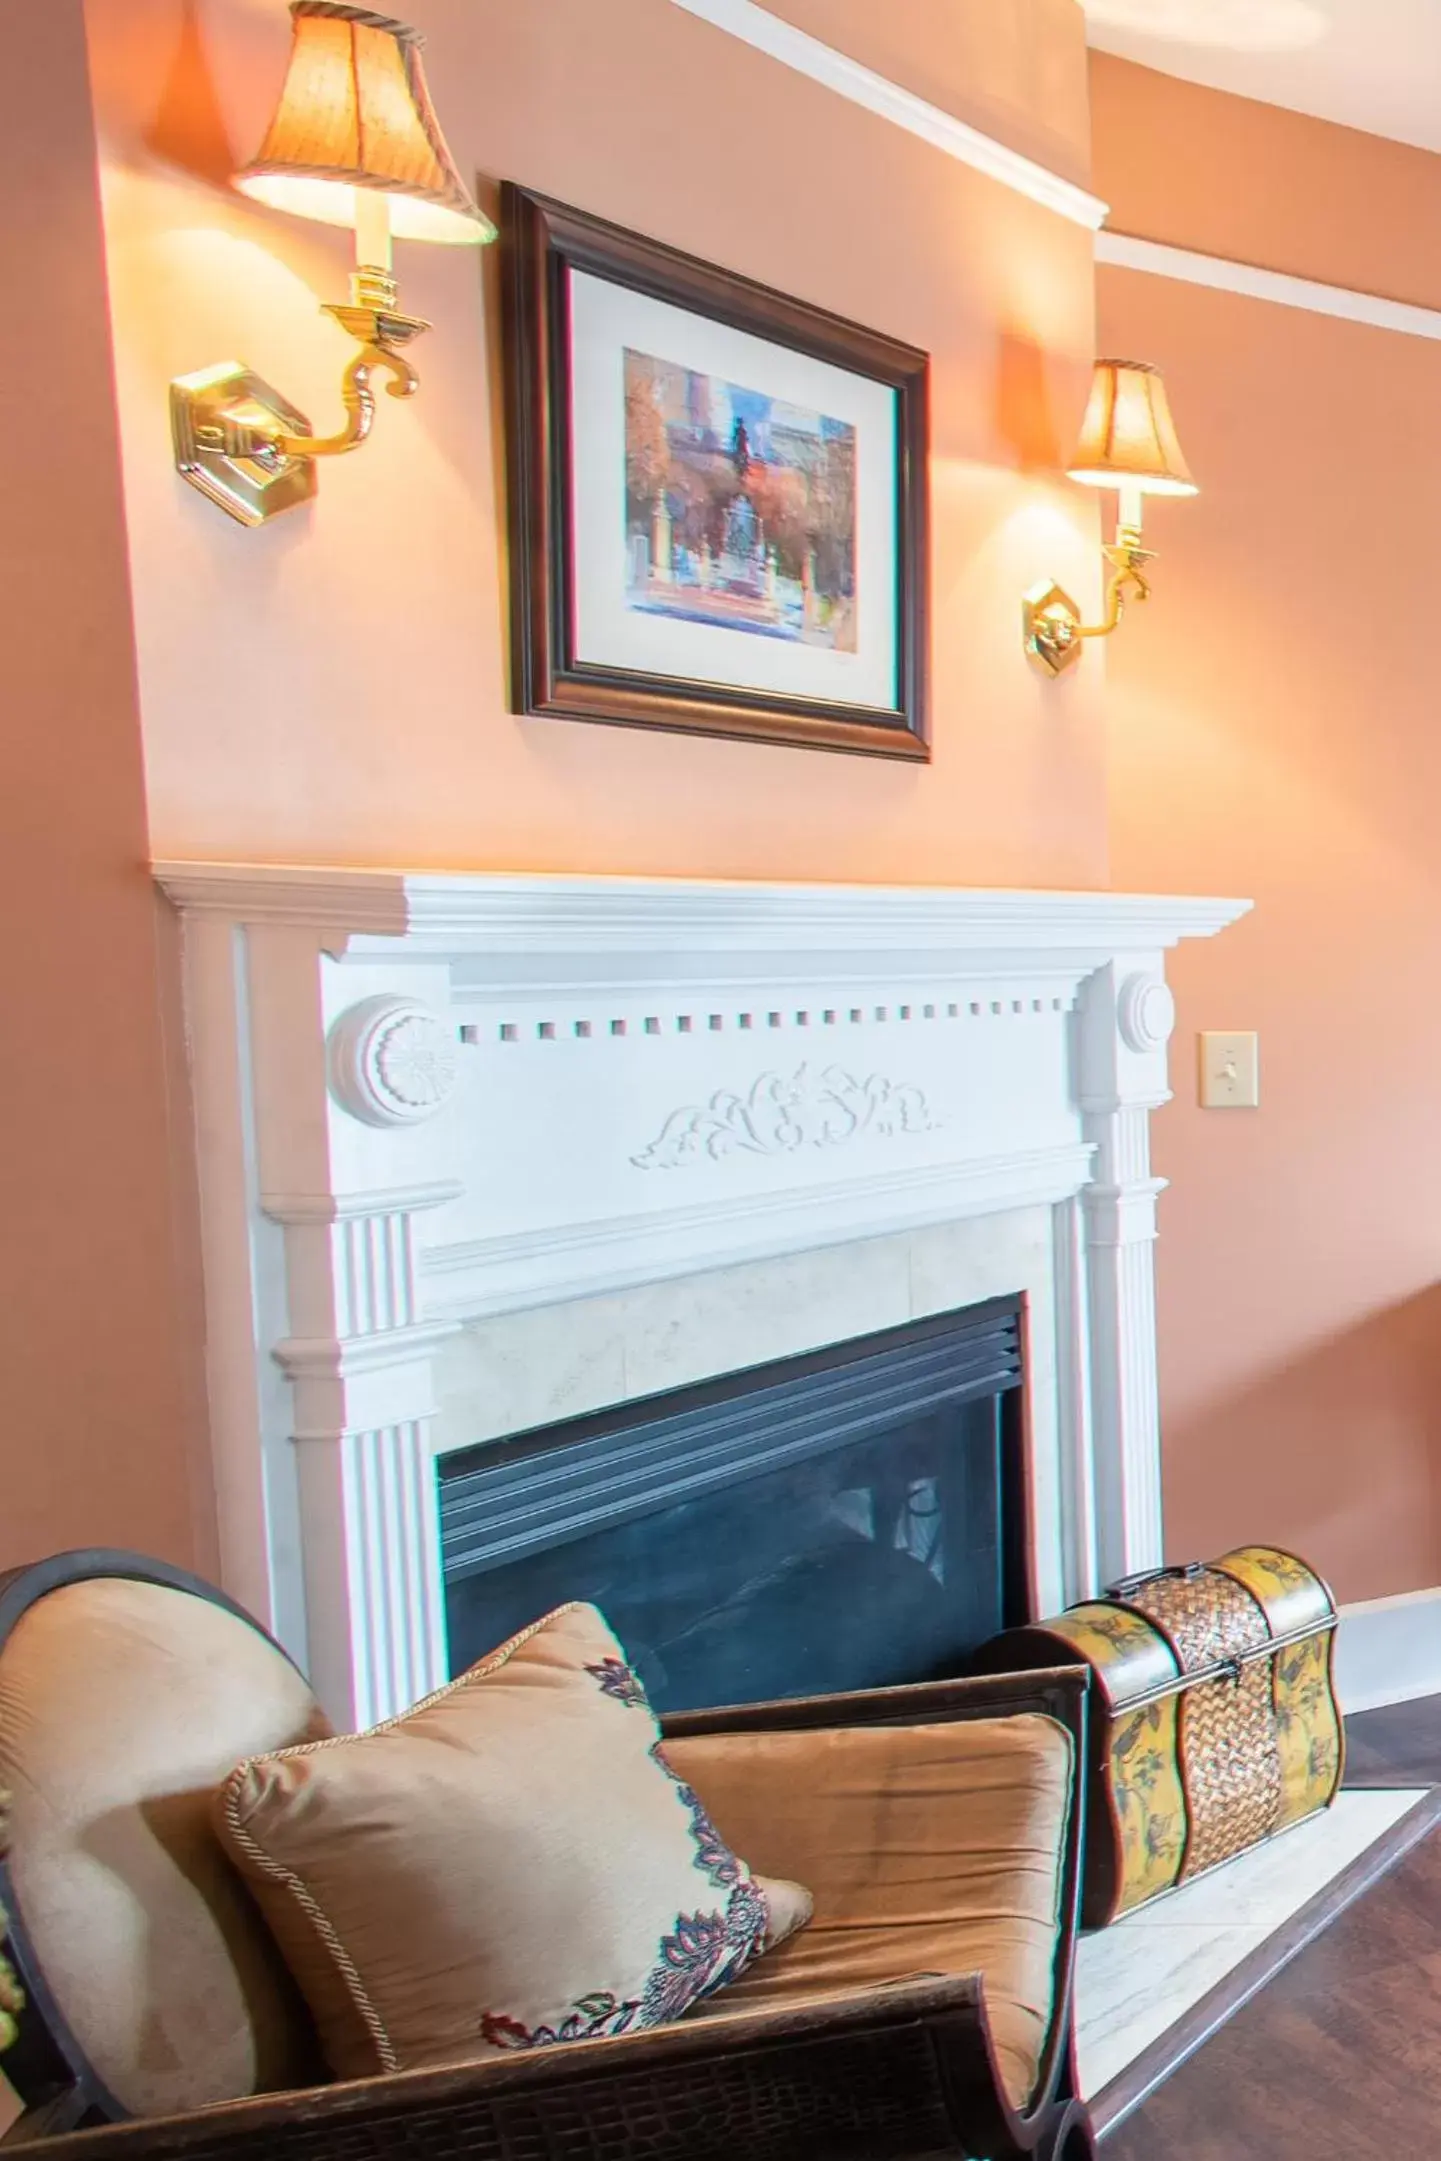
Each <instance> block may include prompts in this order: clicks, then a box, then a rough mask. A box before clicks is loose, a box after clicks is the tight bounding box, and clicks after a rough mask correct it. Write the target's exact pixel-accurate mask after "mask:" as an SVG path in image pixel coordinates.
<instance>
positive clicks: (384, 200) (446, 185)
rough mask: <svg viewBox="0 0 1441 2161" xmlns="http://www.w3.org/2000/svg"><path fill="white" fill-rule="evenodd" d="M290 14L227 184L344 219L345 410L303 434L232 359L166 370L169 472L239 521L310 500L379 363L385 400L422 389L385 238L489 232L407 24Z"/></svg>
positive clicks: (328, 3)
mask: <svg viewBox="0 0 1441 2161" xmlns="http://www.w3.org/2000/svg"><path fill="white" fill-rule="evenodd" d="M290 13H291V19H292V25H293V33H294V34H293V42H292V45H291V52H290V66H289V70H288V72H287V74H286V78H285V83H284V86H283V88H282V90H281V93H280V102H279V104H278V105H277V107H276V109H275V116H274V118H273V119H272V121H271V123H270V127H269V130H268V131H267V133H266V137H265V141H264V142H263V143H262V144H261V146H260V149H259V151H258V152H257V154H256V156H255V157H254V158H253V159H252V160H251V162H250V163H249V164H248V165H247V166H245V167H244V168H243V169H242V170H241V171H240V172H239V173H237V174H236V176H235V185H236V187H237V188H238V189H239V190H240V191H241V192H242V193H243V194H245V195H248V196H250V197H251V198H252V199H253V200H254V201H256V202H261V203H264V204H266V205H267V206H268V207H269V208H271V209H274V210H284V211H289V212H291V213H292V214H293V215H295V216H298V217H305V218H315V219H318V220H319V221H320V222H321V223H322V224H326V225H343V226H353V228H354V231H355V258H356V267H355V270H354V273H353V274H352V277H351V281H350V282H351V291H350V299H349V302H348V303H332V304H331V305H329V306H327V307H326V309H325V310H324V312H325V313H326V314H327V315H333V316H334V317H335V319H336V321H337V322H338V323H340V324H341V326H342V327H343V328H344V329H345V330H348V331H349V332H350V334H351V336H352V337H353V338H355V339H356V340H357V342H358V344H359V348H360V349H359V351H358V352H357V353H356V354H355V355H354V357H353V358H352V359H351V361H350V364H349V366H348V367H347V368H346V370H345V373H344V375H343V377H342V379H341V399H342V402H343V405H344V411H345V420H344V424H343V426H342V427H341V428H340V429H339V430H338V431H337V432H336V433H335V434H334V435H328V436H317V435H315V434H314V433H313V432H312V429H311V426H310V422H309V421H308V420H307V419H306V417H305V415H304V414H303V413H300V412H297V410H296V409H295V407H294V406H293V405H291V404H290V403H289V402H288V400H286V399H285V398H282V397H281V396H280V395H279V393H278V392H276V391H274V390H272V389H271V388H270V386H269V385H268V384H267V383H264V382H262V381H261V380H260V378H259V377H258V376H256V375H255V374H253V373H252V372H251V370H250V369H249V368H247V367H245V366H243V365H242V364H241V363H240V362H238V361H223V362H221V364H220V365H219V366H218V367H214V368H206V369H203V370H202V371H201V372H200V373H199V374H196V375H187V376H182V377H181V378H180V379H179V380H178V381H176V382H174V383H172V384H171V386H170V411H171V429H172V434H173V437H174V443H175V462H176V464H177V466H178V468H179V470H180V471H181V472H182V473H183V474H184V475H185V478H186V479H187V480H189V481H190V482H191V483H192V484H193V485H194V486H195V487H197V488H199V489H200V490H201V492H202V493H203V494H205V495H208V496H209V497H210V499H211V501H212V502H215V503H218V504H219V505H220V506H221V508H222V509H223V510H228V511H229V512H230V514H231V516H232V517H235V518H238V519H240V521H241V523H242V524H245V525H263V524H264V523H265V522H266V520H267V519H269V518H273V517H275V516H276V515H277V514H278V513H279V512H280V511H282V510H289V509H292V508H293V507H294V506H295V505H296V504H297V503H302V502H306V501H308V500H309V499H310V497H311V496H313V495H314V494H315V491H316V479H317V460H318V459H320V458H326V457H335V456H338V455H340V454H341V453H343V452H345V451H350V450H354V449H356V448H357V447H358V445H359V444H361V443H363V442H364V441H365V439H366V437H367V436H368V435H369V433H370V429H371V424H372V422H373V420H374V418H375V393H374V390H373V388H372V378H373V377H374V376H375V375H376V374H384V375H386V376H387V377H388V380H387V382H386V386H385V387H386V389H387V390H388V392H389V393H390V395H391V396H392V397H395V398H408V397H410V396H412V395H413V393H414V392H415V391H416V390H417V389H418V388H419V377H418V376H417V375H416V372H415V369H414V368H413V367H412V365H411V363H410V361H409V360H408V358H407V357H406V354H405V348H406V347H407V346H408V345H410V344H411V343H412V342H413V340H414V339H416V338H418V337H419V336H420V335H421V333H422V332H423V331H425V330H427V329H428V328H429V327H430V326H429V324H427V323H425V322H422V321H421V319H420V318H419V316H415V315H405V314H403V313H402V312H401V310H400V308H399V306H398V303H397V288H396V281H395V277H394V274H393V270H392V258H391V242H392V239H396V240H428V241H436V242H440V243H442V244H448V245H451V246H467V245H468V246H480V245H483V244H484V243H485V242H487V241H490V240H493V239H494V238H495V227H494V226H493V225H492V224H491V222H490V220H489V219H488V218H487V217H486V216H485V215H484V213H483V212H482V211H481V209H480V208H479V206H478V205H477V204H476V202H475V200H474V198H473V197H472V195H471V193H470V190H469V189H468V188H467V186H466V185H465V182H464V181H463V180H462V179H461V177H460V174H459V172H458V171H457V169H456V165H455V160H454V159H453V158H452V156H451V154H450V150H449V148H448V146H447V144H446V140H445V137H444V135H443V134H442V133H441V129H440V123H439V121H438V120H437V119H436V117H435V110H434V107H433V106H432V104H431V102H430V93H429V90H428V88H427V86H426V80H425V71H424V69H423V67H422V65H421V58H420V48H421V42H422V41H421V38H420V35H419V33H418V32H417V31H415V30H412V29H411V28H410V27H409V26H408V25H407V24H405V23H401V22H396V21H394V20H393V19H392V18H391V17H390V16H388V15H377V14H375V13H373V12H372V10H371V9H369V8H362V7H351V6H348V5H345V4H344V0H292V6H291V10H290Z"/></svg>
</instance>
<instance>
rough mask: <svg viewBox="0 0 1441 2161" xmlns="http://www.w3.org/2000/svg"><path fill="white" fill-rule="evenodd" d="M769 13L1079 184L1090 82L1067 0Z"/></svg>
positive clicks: (783, 2) (871, 2)
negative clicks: (1078, 54) (1079, 63)
mask: <svg viewBox="0 0 1441 2161" xmlns="http://www.w3.org/2000/svg"><path fill="white" fill-rule="evenodd" d="M768 5H769V6H770V10H771V13H772V14H774V15H780V16H783V17H784V18H785V20H786V21H787V22H791V23H794V24H795V26H796V28H797V29H798V30H805V31H807V32H809V34H810V35H811V36H812V37H815V38H820V39H821V40H822V42H823V43H825V44H828V45H834V46H836V47H837V48H838V49H839V50H840V51H841V52H844V53H846V54H848V55H849V57H850V58H851V59H853V60H859V61H860V62H861V63H862V64H863V65H864V66H866V67H869V68H874V69H875V70H876V72H877V73H878V74H880V75H886V76H889V77H890V79H891V81H893V82H901V83H904V84H905V87H906V88H907V89H908V90H913V91H914V92H915V93H916V95H917V96H918V97H923V98H927V99H929V100H930V102H931V103H932V104H933V105H939V106H940V107H941V108H942V109H943V110H944V111H946V112H950V113H954V114H955V116H956V118H957V119H958V120H964V121H966V122H967V123H968V125H969V126H971V127H973V128H979V129H980V130H981V132H982V134H983V135H991V136H995V137H996V138H997V139H998V140H999V141H1001V142H1004V143H1006V144H1008V145H1009V146H1010V148H1011V149H1012V150H1019V151H1020V152H1021V154H1022V156H1023V157H1028V158H1034V159H1035V160H1036V161H1037V163H1038V164H1041V165H1045V166H1048V167H1049V168H1050V169H1051V171H1052V172H1057V173H1062V174H1064V175H1065V177H1066V179H1068V180H1075V181H1077V182H1079V184H1080V185H1081V186H1082V187H1086V186H1088V185H1089V182H1090V176H1091V106H1090V87H1089V84H1088V82H1087V79H1086V70H1085V68H1084V66H1082V67H1077V65H1076V49H1077V42H1078V39H1079V38H1080V36H1081V34H1082V32H1081V26H1080V24H1079V23H1078V21H1077V16H1076V7H1075V0H1005V5H1004V6H1002V7H998V6H997V5H996V0H946V4H945V6H944V7H943V8H938V7H937V6H936V0H886V5H885V6H883V7H878V6H877V5H876V4H875V0H768Z"/></svg>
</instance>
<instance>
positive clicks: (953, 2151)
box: [0, 1549, 1096, 2161]
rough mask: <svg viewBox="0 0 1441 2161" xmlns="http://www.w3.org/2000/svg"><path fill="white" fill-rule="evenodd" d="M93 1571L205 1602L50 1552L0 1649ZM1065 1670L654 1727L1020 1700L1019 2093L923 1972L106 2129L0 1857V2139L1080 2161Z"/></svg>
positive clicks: (195, 1585) (958, 1987)
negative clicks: (1036, 1975)
mask: <svg viewBox="0 0 1441 2161" xmlns="http://www.w3.org/2000/svg"><path fill="white" fill-rule="evenodd" d="M102 1576H115V1577H122V1578H128V1579H130V1580H132V1581H138V1582H142V1583H155V1584H161V1585H165V1586H167V1587H169V1588H170V1589H173V1590H178V1591H185V1592H188V1593H189V1594H190V1595H191V1596H193V1597H196V1598H204V1599H207V1600H209V1602H210V1603H211V1604H212V1605H217V1606H221V1607H223V1608H224V1609H225V1610H226V1611H228V1612H230V1613H233V1614H235V1615H236V1616H237V1617H238V1618H239V1619H241V1620H243V1621H245V1622H246V1623H247V1625H248V1626H250V1627H252V1628H255V1629H256V1630H257V1631H258V1632H259V1633H261V1634H264V1633H265V1632H264V1630H262V1629H260V1624H259V1623H258V1622H257V1621H255V1620H254V1619H253V1617H252V1616H251V1615H250V1614H248V1613H246V1612H245V1611H244V1609H243V1608H242V1607H240V1606H237V1605H236V1604H235V1603H234V1601H233V1600H231V1599H229V1598H227V1597H225V1595H224V1594H223V1593H222V1592H220V1591H217V1590H216V1589H215V1588H214V1586H213V1585H211V1584H208V1583H205V1582H202V1581H201V1580H200V1579H199V1578H197V1577H195V1576H191V1575H187V1574H186V1573H184V1572H183V1571H182V1570H180V1569H175V1568H169V1567H166V1566H165V1565H164V1564H163V1563H160V1562H156V1561H150V1560H146V1559H144V1558H142V1557H141V1556H139V1555H136V1554H132V1553H119V1552H107V1551H105V1550H103V1549H95V1550H90V1551H86V1552H79V1553H66V1554H59V1555H57V1556H56V1557H55V1558H54V1559H52V1560H48V1561H43V1562H40V1563H38V1564H37V1565H35V1566H33V1567H29V1568H21V1569H16V1570H13V1571H12V1572H11V1573H9V1574H8V1575H4V1576H0V1655H3V1652H4V1647H5V1644H6V1643H7V1641H8V1640H9V1637H10V1634H11V1631H12V1630H13V1629H14V1628H15V1626H16V1624H17V1623H18V1622H19V1620H20V1619H21V1617H22V1615H24V1614H25V1613H26V1612H27V1611H28V1609H29V1608H30V1607H31V1606H32V1605H34V1604H35V1602H36V1601H37V1600H38V1599H40V1598H44V1597H46V1596H47V1595H48V1594H49V1593H50V1592H51V1591H54V1590H57V1589H59V1588H61V1587H62V1586H63V1585H66V1584H72V1583H79V1582H84V1581H86V1580H88V1579H92V1578H95V1577H102ZM1088 1678H1089V1677H1088V1674H1087V1672H1086V1669H1085V1668H1083V1667H1082V1668H1076V1667H1057V1668H1052V1669H1048V1670H1042V1671H1036V1672H1031V1673H1023V1674H1001V1675H990V1676H986V1677H985V1678H982V1679H974V1680H957V1681H939V1682H933V1683H932V1682H926V1683H922V1684H920V1685H919V1686H915V1687H907V1688H888V1689H874V1690H869V1691H866V1692H864V1693H862V1694H857V1695H848V1696H821V1697H810V1698H803V1699H797V1700H795V1701H790V1702H779V1703H762V1704H749V1705H744V1706H741V1707H740V1708H739V1709H732V1710H720V1711H700V1712H693V1713H689V1714H687V1715H685V1716H682V1717H676V1718H670V1719H667V1720H666V1721H665V1722H664V1725H665V1731H666V1732H667V1733H668V1734H671V1735H677V1736H679V1735H685V1734H713V1733H760V1732H781V1731H791V1732H794V1731H798V1730H805V1729H807V1728H813V1727H833V1726H870V1725H918V1724H924V1725H931V1724H946V1723H950V1722H956V1721H962V1720H967V1719H982V1718H998V1717H1007V1716H1013V1715H1015V1714H1017V1713H1020V1712H1028V1711H1030V1712H1040V1713H1043V1714H1045V1715H1046V1716H1048V1717H1050V1718H1053V1719H1055V1720H1056V1721H1057V1722H1058V1723H1059V1724H1060V1725H1062V1726H1064V1727H1065V1729H1066V1730H1067V1732H1068V1733H1069V1734H1070V1736H1071V1740H1072V1744H1073V1750H1074V1756H1075V1762H1076V1767H1077V1778H1076V1784H1075V1788H1074V1796H1073V1801H1072V1806H1071V1811H1070V1818H1069V1823H1068V1827H1067V1835H1066V1847H1065V1855H1064V1864H1063V1871H1062V1898H1061V1929H1060V1937H1059V1942H1058V1945H1057V1952H1056V1969H1055V1989H1054V1998H1053V2009H1052V2016H1051V2025H1050V2030H1049V2033H1048V2035H1047V2038H1046V2044H1045V2048H1044V2051H1043V2055H1042V2062H1041V2068H1040V2074H1039V2077H1038V2079H1037V2083H1036V2088H1035V2092H1034V2095H1033V2097H1032V2101H1031V2104H1030V2106H1029V2108H1028V2109H1026V2110H1025V2111H1024V2112H1018V2111H1016V2110H1015V2109H1014V2108H1012V2106H1011V2105H1010V2102H1009V2100H1008V2099H1007V2097H1006V2092H1005V2087H1004V2084H1003V2082H1002V2079H1001V2076H1000V2072H999V2070H998V2067H997V2064H996V2058H995V2052H994V2049H993V2047H992V2044H991V2036H990V2030H989V2027H988V2025H987V2020H986V2011H985V2003H984V1994H983V1986H982V1977H981V1976H980V1975H979V1974H955V1975H936V1974H929V1975H921V1976H913V1977H911V1978H910V1979H907V1980H898V1981H897V1982H896V1983H895V1984H893V1985H891V1986H888V1987H883V1988H876V1989H871V1990H866V1991H864V1992H863V1993H858V1994H856V1995H853V1996H848V1997H845V1998H838V1999H833V2000H830V2001H825V2002H812V2003H808V2004H801V2005H796V2006H794V2007H791V2006H784V2007H778V2008H774V2009H767V2010H764V2011H757V2012H751V2013H747V2014H745V2015H743V2016H738V2017H731V2018H726V2019H723V2020H715V2021H707V2020H697V2021H694V2022H691V2023H687V2022H685V2021H684V2020H683V2021H681V2022H680V2023H679V2024H678V2025H674V2026H667V2027H662V2028H659V2029H656V2030H655V2031H652V2032H647V2033H640V2034H631V2035H627V2036H625V2037H624V2038H622V2039H620V2040H617V2041H608V2042H606V2043H605V2044H604V2045H603V2046H600V2047H587V2046H578V2047H574V2048H555V2049H545V2050H538V2051H535V2052H532V2053H529V2054H525V2055H517V2056H508V2057H502V2058H500V2059H498V2060H490V2061H486V2062H485V2063H481V2064H474V2065H465V2066H461V2067H458V2068H447V2069H443V2070H423V2071H403V2072H398V2073H394V2074H391V2075H388V2076H385V2077H380V2078H372V2079H362V2080H356V2081H351V2082H345V2083H342V2084H338V2085H332V2086H321V2087H315V2088H311V2089H307V2090H305V2091H302V2092H294V2093H283V2094H267V2095H263V2096H261V2097H259V2098H257V2099H253V2100H245V2101H235V2102H227V2103H224V2104H222V2105H220V2106H218V2107H212V2108H206V2109H201V2110H196V2111H194V2112H193V2113H190V2114H186V2115H183V2116H169V2117H164V2118H160V2119H151V2120H148V2121H144V2122H136V2121H127V2120H126V2112H125V2110H124V2109H123V2108H122V2106H121V2105H120V2103H119V2102H118V2100H117V2099H116V2098H115V2096H114V2095H113V2094H110V2093H108V2092H107V2091H106V2089H105V2087H104V2085H103V2083H102V2082H101V2080H100V2079H99V2078H98V2077H97V2075H96V2073H95V2071H94V2070H93V2068H92V2067H91V2065H90V2064H89V2063H88V2062H87V2060H86V2057H85V2052H84V2050H83V2048H82V2047H81V2045H80V2043H79V2041H78V2039H77V2038H76V2036H75V2034H74V2033H73V2032H72V2031H71V2029H70V2027H69V2026H68V2024H67V2022H66V2020H65V2017H64V2014H63V2013H62V2011H61V2009H60V2007H59V2005H58V2004H57V2003H56V2001H55V1998H54V1996H53V1994H52V1992H51V1991H50V1989H49V1987H48V1986H47V1984H46V1979H45V1968H44V1961H43V1957H42V1956H41V1953H40V1949H39V1947H38V1946H37V1945H36V1943H35V1942H34V1941H33V1940H32V1938H31V1936H30V1935H29V1933H28V1931H27V1928H26V1925H25V1916H24V1913H23V1910H22V1909H21V1907H20V1905H19V1903H18V1902H17V1899H16V1895H15V1888H14V1885H13V1883H12V1882H11V1881H10V1877H9V1871H8V1869H6V1868H5V1867H4V1866H3V1865H0V1897H3V1899H4V1902H5V1908H6V1912H7V1914H8V1916H9V1921H10V1932H9V1941H8V1945H7V1949H8V1953H9V1956H10V1958H11V1961H12V1963H13V1964H14V1966H15V1968H16V1971H17V1973H18V1975H19V1977H20V1981H21V1985H22V1986H23V1988H24V1990H25V1995H26V2008H25V2010H24V2012H23V2013H22V2015H21V2018H20V2021H19V2026H20V2031H19V2035H18V2038H17V2040H16V2042H15V2044H14V2046H13V2047H12V2048H11V2049H10V2050H9V2051H8V2052H7V2054H6V2055H5V2057H4V2059H3V2065H0V2068H3V2070H4V2071H5V2073H6V2074H7V2076H8V2077H9V2079H10V2082H11V2084H12V2086H13V2087H14V2088H15V2090H16V2092H17V2093H18V2094H19V2096H20V2099H21V2101H22V2103H23V2104H24V2113H23V2114H22V2115H21V2117H20V2118H19V2120H18V2121H17V2123H16V2124H15V2125H14V2126H13V2127H12V2129H11V2130H10V2131H9V2132H8V2134H6V2136H5V2138H4V2139H3V2140H0V2144H5V2145H7V2146H8V2145H19V2144H25V2143H30V2142H33V2141H35V2140H44V2142H45V2146H44V2152H45V2161H71V2157H72V2156H73V2161H83V2157H86V2156H93V2157H94V2161H141V2157H144V2161H400V2157H404V2161H462V2157H464V2161H741V2157H744V2161H919V2157H921V2156H925V2157H926V2161H936V2157H940V2156H945V2155H955V2156H963V2155H974V2154H985V2155H987V2156H988V2157H990V2161H1093V2157H1094V2155H1095V2150H1096V2149H1095V2143H1094V2136H1093V2133H1092V2129H1091V2123H1090V2118H1089V2115H1088V2114H1087V2111H1086V2109H1085V2107H1084V2105H1083V2104H1082V2103H1081V2101H1080V2100H1079V2098H1078V2096H1077V2087H1076V2069H1075V2047H1074V2017H1073V2002H1072V1976H1073V1971H1074V1963H1075V1941H1076V1929H1077V1919H1078V1909H1079V1899H1080V1881H1081V1852H1082V1841H1083V1836H1084V1822H1083V1810H1084V1806H1085V1801H1084V1785H1085V1782H1084V1776H1083V1772H1084V1766H1085V1763H1086V1709H1087V1704H1086V1695H1087V1687H1088Z"/></svg>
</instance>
